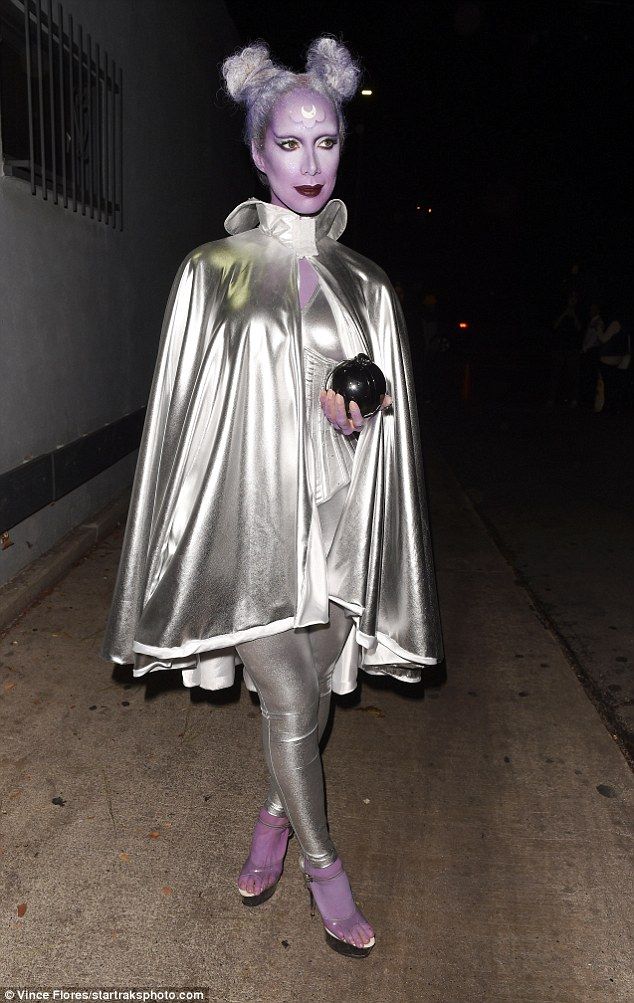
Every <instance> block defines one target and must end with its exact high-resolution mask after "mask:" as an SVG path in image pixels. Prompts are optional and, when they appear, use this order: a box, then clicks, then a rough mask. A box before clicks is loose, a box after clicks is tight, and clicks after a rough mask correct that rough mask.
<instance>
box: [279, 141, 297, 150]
mask: <svg viewBox="0 0 634 1003" xmlns="http://www.w3.org/2000/svg"><path fill="white" fill-rule="evenodd" d="M277 145H278V146H280V147H281V148H282V149H283V150H297V149H299V143H298V142H297V140H296V139H282V140H280V142H279V143H278V144H277Z"/></svg>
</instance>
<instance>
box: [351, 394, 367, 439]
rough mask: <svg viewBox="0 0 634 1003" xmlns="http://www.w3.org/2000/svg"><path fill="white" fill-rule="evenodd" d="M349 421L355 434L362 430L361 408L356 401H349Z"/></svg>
mask: <svg viewBox="0 0 634 1003" xmlns="http://www.w3.org/2000/svg"><path fill="white" fill-rule="evenodd" d="M350 420H351V421H352V426H353V429H354V431H355V432H359V431H360V430H361V429H362V428H363V425H364V419H363V415H362V414H361V408H360V407H359V405H358V404H357V402H356V401H350Z"/></svg>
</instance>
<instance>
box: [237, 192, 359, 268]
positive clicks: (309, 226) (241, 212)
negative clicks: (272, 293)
mask: <svg viewBox="0 0 634 1003" xmlns="http://www.w3.org/2000/svg"><path fill="white" fill-rule="evenodd" d="M347 221H348V211H347V209H346V207H345V205H344V204H343V202H342V201H341V199H331V200H330V202H328V203H327V204H326V205H325V206H324V208H323V209H322V210H321V212H319V213H317V215H316V216H300V215H299V213H296V212H293V211H292V210H291V209H287V208H285V207H284V206H278V205H272V203H270V202H263V201H262V199H257V198H250V199H248V200H247V201H246V202H242V203H241V204H240V205H239V206H236V208H235V209H234V210H233V212H232V213H230V214H229V216H227V218H226V220H225V230H226V231H227V233H231V234H235V233H243V232H244V231H245V230H252V229H254V227H256V226H257V225H258V223H259V226H260V229H261V230H262V232H263V233H266V234H268V235H269V236H270V237H274V238H275V239H276V240H278V241H279V242H280V244H283V245H284V246H285V247H287V248H289V250H291V251H293V253H294V254H296V255H297V257H298V258H311V257H315V256H316V255H318V254H319V250H318V244H319V241H320V240H321V239H322V238H323V237H330V238H332V239H333V240H338V238H339V237H340V236H341V234H342V233H343V231H344V230H345V228H346V223H347Z"/></svg>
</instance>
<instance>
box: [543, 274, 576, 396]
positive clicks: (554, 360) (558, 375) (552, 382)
mask: <svg viewBox="0 0 634 1003" xmlns="http://www.w3.org/2000/svg"><path fill="white" fill-rule="evenodd" d="M580 351H581V324H580V323H579V317H578V316H577V293H576V292H571V293H570V295H569V296H568V303H567V305H566V309H565V310H564V311H563V313H562V314H561V315H560V316H559V317H558V318H557V320H556V321H555V323H554V325H553V330H552V335H551V340H550V377H549V381H548V399H547V401H546V407H547V408H548V409H549V410H550V409H551V408H553V407H554V406H555V401H556V400H557V396H558V392H559V390H560V389H561V391H562V393H563V396H564V398H565V399H566V400H567V401H568V404H569V405H570V407H576V406H577V398H578V394H579V358H580Z"/></svg>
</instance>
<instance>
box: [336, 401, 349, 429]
mask: <svg viewBox="0 0 634 1003" xmlns="http://www.w3.org/2000/svg"><path fill="white" fill-rule="evenodd" d="M335 418H336V421H337V424H338V425H339V427H340V428H341V429H344V428H345V427H346V425H347V424H348V422H349V419H348V415H347V414H346V402H345V400H344V398H343V396H342V394H337V395H336V397H335Z"/></svg>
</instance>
